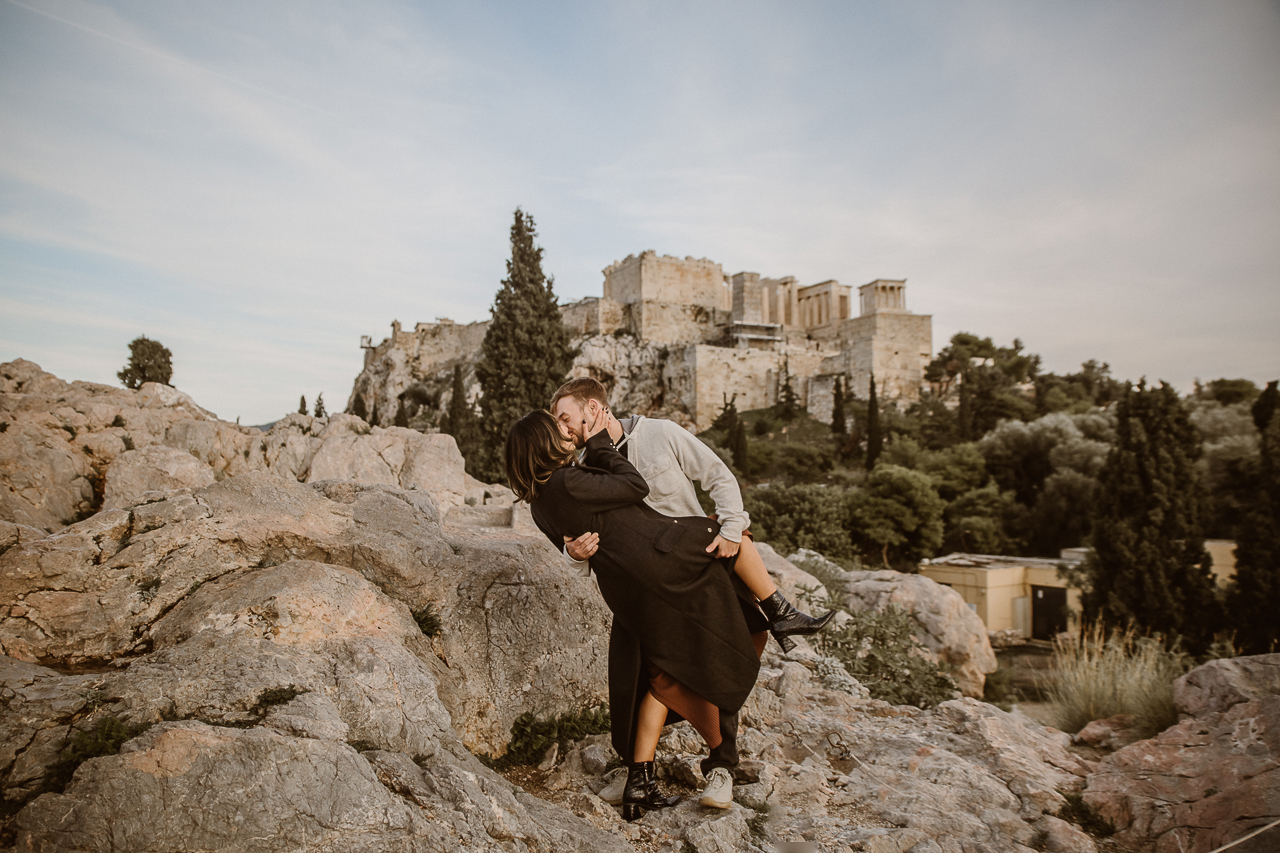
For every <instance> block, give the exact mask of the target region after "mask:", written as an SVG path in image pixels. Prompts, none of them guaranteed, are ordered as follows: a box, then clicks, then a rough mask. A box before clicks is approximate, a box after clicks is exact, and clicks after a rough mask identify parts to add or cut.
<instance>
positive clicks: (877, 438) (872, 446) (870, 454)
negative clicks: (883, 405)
mask: <svg viewBox="0 0 1280 853" xmlns="http://www.w3.org/2000/svg"><path fill="white" fill-rule="evenodd" d="M870 388H871V396H870V397H869V398H868V400H867V470H868V471H870V470H871V469H872V468H875V467H876V460H877V459H879V458H880V451H881V450H883V449H884V436H883V435H882V434H881V432H880V403H879V401H877V400H876V375H875V374H874V373H872V374H871V380H870Z"/></svg>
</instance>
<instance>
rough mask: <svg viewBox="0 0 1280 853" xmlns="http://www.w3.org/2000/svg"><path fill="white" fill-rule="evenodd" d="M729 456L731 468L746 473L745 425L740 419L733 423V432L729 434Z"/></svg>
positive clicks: (747, 453) (747, 452)
mask: <svg viewBox="0 0 1280 853" xmlns="http://www.w3.org/2000/svg"><path fill="white" fill-rule="evenodd" d="M729 455H731V456H732V457H733V467H735V468H737V469H738V470H739V471H741V472H743V473H744V474H745V473H746V470H747V459H748V455H749V451H748V450H747V425H746V424H745V423H743V422H742V420H741V419H739V420H737V421H735V422H734V425H733V432H731V433H729Z"/></svg>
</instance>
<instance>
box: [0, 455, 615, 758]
mask: <svg viewBox="0 0 1280 853" xmlns="http://www.w3.org/2000/svg"><path fill="white" fill-rule="evenodd" d="M298 559H301V560H316V561H320V562H324V563H326V564H329V565H332V566H342V567H348V568H351V569H354V570H355V571H357V572H359V573H360V574H361V575H362V576H363V577H364V578H366V579H368V580H369V581H371V582H372V583H373V584H375V585H376V586H377V587H378V588H379V589H381V590H383V591H384V592H385V593H386V594H388V595H391V596H393V597H395V598H396V599H397V600H399V601H401V602H403V603H404V604H405V605H406V606H407V607H408V609H409V610H410V611H414V612H422V611H430V612H432V613H434V614H436V615H437V616H438V617H439V619H440V620H441V621H442V624H443V630H442V631H441V632H440V634H439V635H438V636H436V637H434V638H432V639H431V641H430V644H429V649H430V650H429V652H424V653H423V654H424V655H426V657H428V658H429V660H430V661H431V663H432V666H434V667H435V668H436V670H437V671H438V674H439V677H440V679H441V681H442V684H441V687H440V693H441V696H442V697H443V698H444V701H445V702H446V705H447V707H448V708H449V710H450V712H451V713H452V715H453V717H454V724H455V725H456V727H457V729H458V731H459V732H460V733H461V734H462V735H463V737H464V739H465V741H466V742H467V744H468V746H470V747H471V748H473V749H476V750H478V751H482V752H486V753H490V754H494V755H497V754H500V753H501V752H502V751H503V750H504V749H505V747H506V743H507V741H508V740H509V738H510V728H511V724H512V723H513V722H514V720H515V719H516V718H517V717H518V716H520V714H522V713H524V712H525V711H533V712H534V713H536V714H538V715H540V716H547V715H552V714H556V713H563V712H565V711H569V710H573V709H576V708H580V707H582V706H584V705H592V704H597V703H600V702H603V700H604V697H605V693H606V686H605V673H606V669H607V662H606V650H607V644H606V643H605V642H603V641H602V640H601V638H602V637H604V636H605V635H606V634H607V630H608V624H609V616H608V611H607V610H606V608H605V607H604V605H603V603H602V601H601V600H600V596H599V593H598V592H597V591H596V589H595V585H594V581H592V580H590V579H589V578H581V577H578V576H577V575H575V574H573V573H572V572H569V571H568V570H567V569H566V566H565V564H564V562H563V560H562V559H561V558H560V555H559V554H558V553H557V552H556V551H554V550H553V549H552V548H551V547H550V546H549V545H548V544H547V543H546V541H545V540H543V539H542V538H541V537H540V536H513V537H511V538H508V539H489V538H484V537H476V536H468V535H466V534H465V533H458V534H456V535H455V536H454V537H453V541H447V540H446V539H445V538H444V535H443V532H442V530H441V527H440V522H439V512H438V510H437V509H436V506H435V503H434V501H432V499H431V497H430V495H428V494H427V493H426V492H423V491H418V490H410V491H405V490H402V489H395V488H392V487H389V486H378V485H363V484H359V483H354V482H350V481H326V482H321V483H314V484H311V485H303V484H300V483H296V482H290V481H287V480H284V479H281V478H278V477H275V476H273V475H271V474H269V473H267V472H261V471H260V472H253V473H250V474H246V475H243V476H240V477H232V478H229V479H226V480H223V481H222V482H220V483H216V484H214V485H212V486H208V487H206V488H204V489H198V490H195V491H194V492H189V493H188V492H177V493H174V494H172V495H170V496H169V497H167V498H165V499H163V500H159V501H156V502H154V503H144V504H140V505H136V506H133V507H130V508H128V509H121V510H108V511H105V512H101V513H99V514H97V515H95V516H93V517H92V518H90V519H87V520H85V521H83V522H80V523H79V524H76V525H73V526H71V527H68V528H66V529H64V530H62V531H60V532H58V533H56V534H54V535H52V536H48V537H45V538H43V539H36V540H34V541H30V542H26V543H23V544H15V545H14V546H12V547H10V548H8V550H6V551H5V552H4V553H3V554H0V601H13V602H15V604H16V606H15V607H13V608H11V609H10V610H9V613H8V614H7V618H3V619H2V620H0V651H3V653H4V654H8V655H10V656H13V657H16V658H19V659H22V660H27V661H31V662H39V661H44V660H59V661H63V662H67V663H74V664H78V665H86V664H95V663H102V662H105V661H110V660H114V659H117V658H120V657H122V656H135V655H139V654H144V653H146V652H148V651H151V650H153V649H161V648H165V647H166V645H167V644H168V641H167V640H166V638H167V637H168V636H169V633H168V632H170V631H172V630H173V629H172V627H171V626H172V625H173V620H174V619H175V618H176V615H177V614H181V613H184V612H187V611H186V610H185V608H184V607H182V605H184V604H185V603H187V602H188V601H190V600H192V599H196V600H200V599H201V598H202V597H203V596H205V595H208V594H209V590H210V589H211V588H213V587H210V586H209V584H212V583H213V582H215V581H218V580H219V579H222V578H227V579H230V578H233V577H236V576H238V574H241V573H248V572H253V571H256V570H259V569H261V568H263V567H270V566H274V565H277V564H280V563H284V562H287V561H289V560H298ZM166 695H172V694H166Z"/></svg>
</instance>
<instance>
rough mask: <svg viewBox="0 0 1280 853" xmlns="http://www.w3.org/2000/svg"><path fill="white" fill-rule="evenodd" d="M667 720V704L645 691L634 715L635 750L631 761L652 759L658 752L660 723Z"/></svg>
mask: <svg viewBox="0 0 1280 853" xmlns="http://www.w3.org/2000/svg"><path fill="white" fill-rule="evenodd" d="M666 721H667V706H666V705H663V704H662V703H661V702H659V701H658V697H656V696H654V695H653V694H652V693H649V692H646V693H645V694H644V699H642V700H641V702H640V713H639V714H637V715H636V751H635V755H634V756H632V760H633V761H637V762H639V761H653V758H654V756H655V755H657V752H658V738H660V737H662V724H663V723H665V722H666Z"/></svg>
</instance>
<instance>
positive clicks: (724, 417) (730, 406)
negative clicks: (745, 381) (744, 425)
mask: <svg viewBox="0 0 1280 853" xmlns="http://www.w3.org/2000/svg"><path fill="white" fill-rule="evenodd" d="M720 397H721V399H723V400H724V405H723V406H721V407H720V411H719V413H718V414H717V415H716V419H715V420H714V421H712V422H711V429H713V430H720V431H723V432H724V437H725V441H726V442H732V441H733V432H734V430H735V429H737V427H738V406H737V402H736V401H737V399H738V395H737V394H734V395H733V396H732V397H730V396H728V395H727V394H721V395H720Z"/></svg>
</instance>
